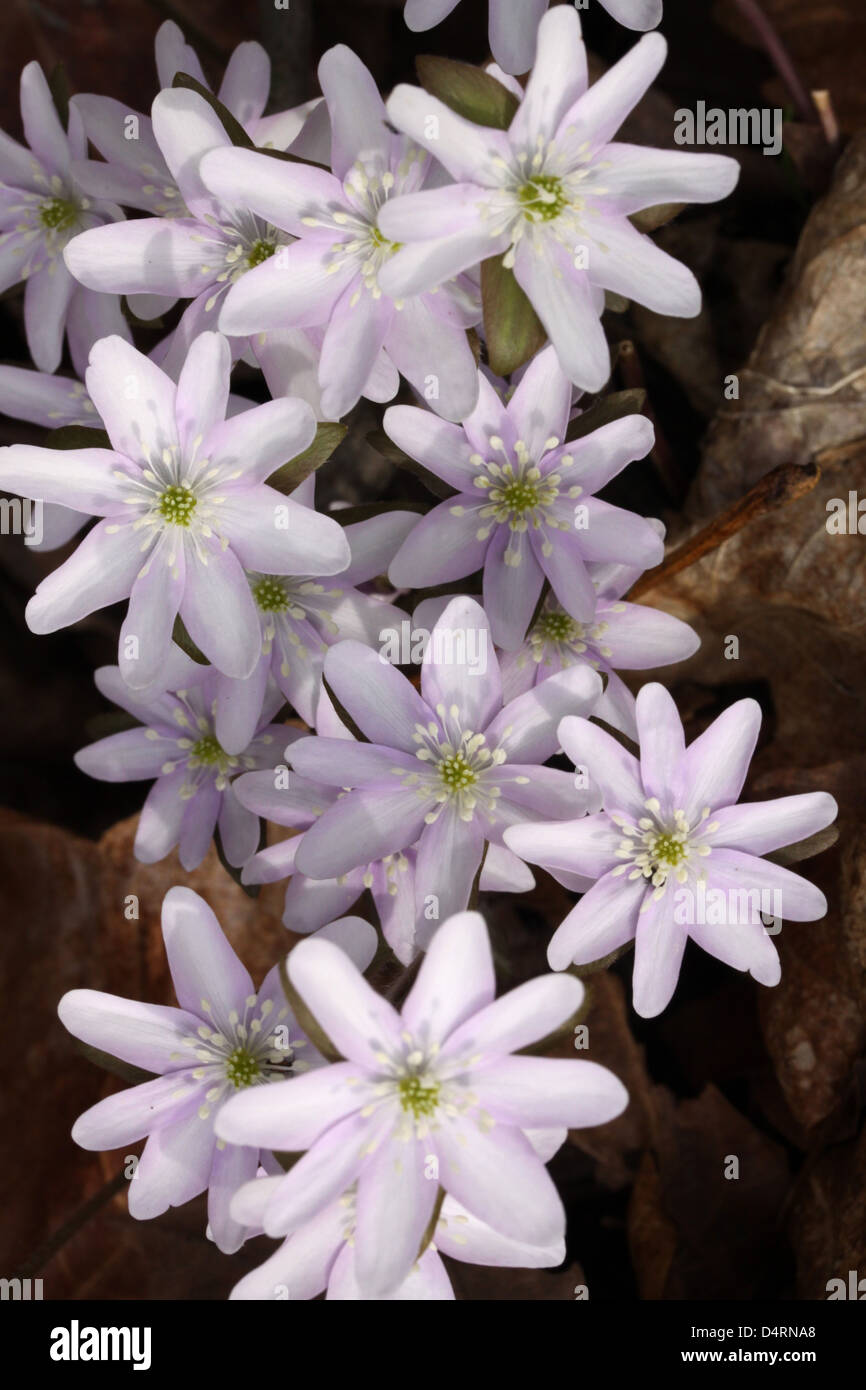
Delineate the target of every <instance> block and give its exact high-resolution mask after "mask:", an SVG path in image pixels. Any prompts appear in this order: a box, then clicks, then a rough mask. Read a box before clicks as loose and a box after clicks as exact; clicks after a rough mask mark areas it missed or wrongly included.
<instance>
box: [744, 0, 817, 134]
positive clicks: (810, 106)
mask: <svg viewBox="0 0 866 1390" xmlns="http://www.w3.org/2000/svg"><path fill="white" fill-rule="evenodd" d="M734 3H735V5H736V6H737V8H738V9H739V10H740V11H741V12H742V14H744V15H745V17H746V19H748V21H749V23H750V24H751V26H752V28H753V29H754V30H755V33H756V34H757V35H758V38H759V39H760V40H761V43H762V44H763V45H764V48H765V49H766V50H767V54H768V55H769V57H770V59H771V61H772V63H773V66H774V68H775V69H776V71H777V73H778V74H779V76H780V77H781V79H782V81H783V82H784V84H785V86H786V87H787V88H788V91H789V92H790V94H791V99H792V101H793V103H794V105H795V106H796V108H797V110H798V111H799V113H800V116H801V117H802V119H803V120H804V121H806V122H807V123H808V124H809V125H814V124H815V123H816V120H817V112H816V110H815V103H814V102H813V100H812V98H811V97H810V96H809V93H808V92H807V91H806V88H805V87H804V86H803V83H802V82H801V80H800V74H799V73H798V72H797V69H796V67H795V66H794V61H793V59H792V57H791V55H790V53H789V52H788V50H787V48H786V47H785V45H784V43H783V42H782V40H781V38H780V37H779V35H778V34H777V32H776V29H775V27H774V25H773V24H772V22H771V21H770V20H769V19H768V18H767V16H766V15H765V13H764V11H763V10H762V9H761V6H760V5H759V4H758V0H734Z"/></svg>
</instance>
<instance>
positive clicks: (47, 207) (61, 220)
mask: <svg viewBox="0 0 866 1390" xmlns="http://www.w3.org/2000/svg"><path fill="white" fill-rule="evenodd" d="M77 217H78V209H77V207H76V206H75V204H74V203H73V202H71V201H70V200H69V199H68V198H48V199H46V201H45V202H44V203H43V204H42V206H41V207H40V209H39V221H40V222H41V223H42V225H43V227H47V228H48V229H49V230H50V231H52V232H62V231H64V230H65V229H66V228H67V227H71V226H72V225H73V224H74V222H75V220H76V218H77Z"/></svg>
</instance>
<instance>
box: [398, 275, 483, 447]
mask: <svg viewBox="0 0 866 1390" xmlns="http://www.w3.org/2000/svg"><path fill="white" fill-rule="evenodd" d="M385 347H386V348H387V350H388V355H389V356H390V358H391V359H392V361H393V362H394V365H395V366H396V367H397V369H398V370H399V371H401V372H402V373H403V375H404V376H405V377H406V379H407V381H409V382H410V383H411V385H412V386H414V387H415V390H416V391H417V392H418V394H419V395H423V396H424V398H425V399H426V400H428V401H429V404H430V406H431V408H432V409H433V410H435V411H436V412H437V414H439V415H442V416H444V417H445V419H446V420H464V419H465V418H466V416H467V415H468V414H470V412H471V411H472V410H473V408H474V406H475V402H476V400H477V398H478V377H477V375H476V370H475V358H474V357H473V355H472V349H471V347H470V346H469V340H468V338H467V337H466V333H465V330H464V329H463V328H462V327H461V326H460V324H455V323H451V322H449V321H448V320H446V319H444V318H442V317H441V316H440V315H439V314H436V313H434V312H433V302H432V301H431V299H430V297H429V296H426V295H414V296H412V297H410V298H409V299H405V300H403V301H402V302H401V303H400V305H399V306H398V307H397V312H396V313H395V314H394V316H393V317H392V319H391V322H390V324H389V325H388V332H387V334H386V337H385Z"/></svg>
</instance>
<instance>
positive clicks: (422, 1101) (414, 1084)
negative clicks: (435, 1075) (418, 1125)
mask: <svg viewBox="0 0 866 1390" xmlns="http://www.w3.org/2000/svg"><path fill="white" fill-rule="evenodd" d="M397 1090H398V1093H399V1096H400V1105H401V1106H402V1108H403V1109H404V1110H405V1111H407V1113H409V1114H411V1115H413V1116H414V1117H415V1119H416V1120H420V1119H421V1118H422V1116H427V1117H429V1116H430V1115H435V1113H436V1107H437V1105H438V1104H439V1086H438V1084H437V1083H436V1082H435V1081H434V1082H429V1081H424V1080H423V1078H422V1077H420V1076H404V1077H403V1079H402V1080H401V1081H400V1083H399V1085H398V1087H397Z"/></svg>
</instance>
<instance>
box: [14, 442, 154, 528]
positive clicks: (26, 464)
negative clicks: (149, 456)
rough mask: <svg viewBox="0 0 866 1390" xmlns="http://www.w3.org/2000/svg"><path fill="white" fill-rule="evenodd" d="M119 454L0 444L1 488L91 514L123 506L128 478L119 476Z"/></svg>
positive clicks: (105, 451) (111, 511)
mask: <svg viewBox="0 0 866 1390" xmlns="http://www.w3.org/2000/svg"><path fill="white" fill-rule="evenodd" d="M122 463H123V459H121V458H119V457H118V455H117V454H114V453H112V452H111V450H110V449H69V450H67V449H41V448H39V447H38V446H36V445H33V444H9V445H7V446H6V447H5V448H3V449H0V488H3V489H4V491H6V492H17V493H20V495H21V496H22V497H30V498H32V499H34V500H37V501H41V502H46V503H57V504H58V505H59V506H61V507H70V508H71V509H72V510H73V511H77V512H81V513H87V514H89V515H95V516H105V515H111V514H116V513H118V512H121V511H122V508H123V499H124V497H127V496H129V492H130V488H129V483H128V482H126V481H124V478H123V477H118V470H119V469H120V466H121V464H122Z"/></svg>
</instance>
